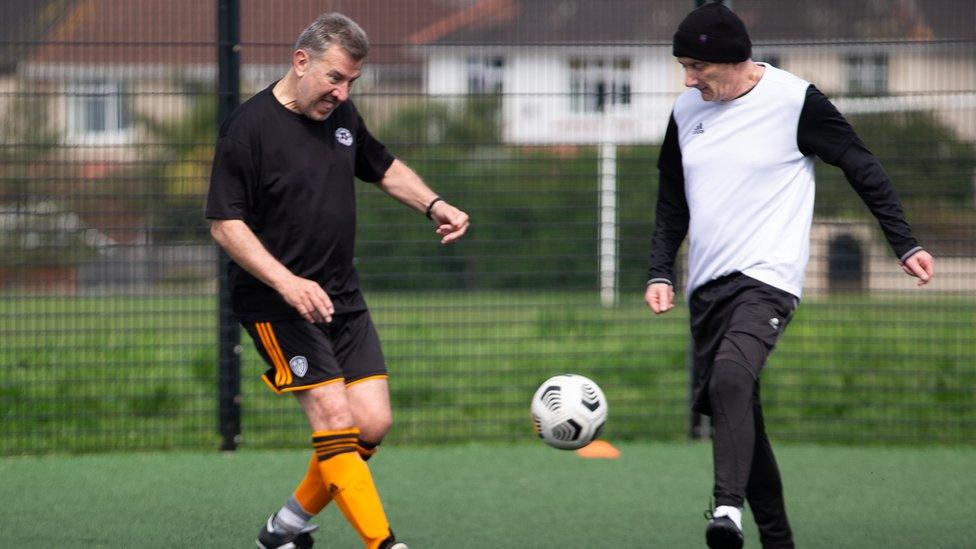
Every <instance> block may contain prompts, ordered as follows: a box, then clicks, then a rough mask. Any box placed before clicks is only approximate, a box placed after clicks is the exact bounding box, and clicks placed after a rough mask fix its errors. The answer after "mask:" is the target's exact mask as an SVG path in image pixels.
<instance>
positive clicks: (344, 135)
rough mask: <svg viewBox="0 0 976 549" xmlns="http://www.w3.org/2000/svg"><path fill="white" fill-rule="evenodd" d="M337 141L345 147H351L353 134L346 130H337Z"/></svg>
mask: <svg viewBox="0 0 976 549" xmlns="http://www.w3.org/2000/svg"><path fill="white" fill-rule="evenodd" d="M336 141H338V142H339V143H342V144H343V145H345V146H347V147H349V146H351V145H352V132H350V131H349V130H347V129H345V128H339V129H338V130H336Z"/></svg>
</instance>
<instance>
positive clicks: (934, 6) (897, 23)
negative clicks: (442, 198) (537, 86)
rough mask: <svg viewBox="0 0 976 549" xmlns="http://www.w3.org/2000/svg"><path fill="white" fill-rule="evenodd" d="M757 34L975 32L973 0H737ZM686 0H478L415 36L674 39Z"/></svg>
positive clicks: (944, 35)
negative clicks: (790, 0)
mask: <svg viewBox="0 0 976 549" xmlns="http://www.w3.org/2000/svg"><path fill="white" fill-rule="evenodd" d="M731 5H732V7H733V9H734V10H735V11H736V13H737V14H738V15H739V16H740V17H741V18H742V19H743V21H744V22H745V23H746V26H747V27H748V28H749V32H750V35H751V36H752V39H753V41H754V42H783V41H793V42H796V41H800V42H807V41H828V40H832V41H848V40H859V41H863V40H958V39H963V40H973V39H976V2H973V1H972V0H864V1H859V2H851V1H849V0H816V1H810V2H782V1H780V0H734V1H733V2H732V3H731ZM691 6H692V2H690V1H688V0H601V1H599V2H597V1H593V0H473V1H472V2H471V3H469V4H467V5H464V6H462V7H461V8H460V9H459V10H457V11H455V12H454V13H452V14H449V15H447V16H445V17H444V18H442V19H440V20H438V21H434V22H433V23H431V24H430V25H428V26H427V27H425V28H423V29H420V30H419V31H417V32H415V33H413V34H412V35H411V36H410V40H411V42H413V43H414V44H423V45H461V44H472V45H474V44H488V45H519V44H532V45H543V44H553V45H572V44H621V43H626V44H647V43H661V44H667V43H670V42H671V37H672V35H673V33H674V30H675V29H676V28H677V26H678V24H679V23H680V22H681V20H682V19H683V18H684V17H685V15H686V14H687V13H688V11H690V9H691Z"/></svg>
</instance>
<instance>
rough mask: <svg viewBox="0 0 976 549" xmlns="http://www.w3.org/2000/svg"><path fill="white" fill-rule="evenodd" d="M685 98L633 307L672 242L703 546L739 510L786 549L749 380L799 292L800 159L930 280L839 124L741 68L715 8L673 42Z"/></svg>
mask: <svg viewBox="0 0 976 549" xmlns="http://www.w3.org/2000/svg"><path fill="white" fill-rule="evenodd" d="M673 52H674V55H675V57H677V60H678V62H679V63H680V64H681V65H682V67H683V68H684V69H685V85H686V86H688V87H689V88H691V89H689V90H687V91H686V92H685V93H683V94H682V95H681V96H680V97H679V98H678V99H677V101H676V102H675V105H674V110H673V112H672V115H671V120H670V121H669V123H668V129H667V132H666V135H665V138H664V144H663V145H662V149H661V157H660V159H659V161H658V169H659V171H660V188H659V194H658V202H657V220H656V227H655V232H654V238H653V241H652V247H651V258H650V269H649V272H648V275H649V276H648V285H647V290H646V293H645V296H644V297H645V301H646V302H647V305H648V306H649V307H650V308H651V310H652V311H653V312H654V313H655V314H661V313H665V312H667V311H668V310H670V309H671V308H672V307H673V300H674V291H673V287H672V286H673V280H674V274H673V267H674V259H675V256H676V255H677V252H678V248H679V246H680V245H681V242H682V241H683V240H684V238H685V236H686V235H688V236H689V238H690V247H689V257H688V267H689V274H688V284H687V292H688V295H689V302H688V303H689V309H690V316H691V331H692V337H693V340H694V361H695V365H694V366H695V371H696V372H697V373H699V376H698V379H697V380H696V387H695V392H694V399H693V403H692V407H693V409H694V410H695V411H697V412H699V413H702V414H706V415H710V416H711V417H712V423H713V428H714V435H713V457H714V466H715V484H714V498H715V509H714V510H713V511H712V513H711V515H712V518H711V520H710V521H709V523H708V526H707V527H706V532H705V534H706V541H707V542H708V545H709V547H713V548H715V547H733V548H738V547H742V543H743V536H742V508H743V504H744V502H745V501H748V502H749V506H750V508H751V509H752V512H753V515H754V516H755V519H756V523H757V525H758V527H759V533H760V538H761V541H762V545H763V547H793V535H792V531H791V529H790V525H789V520H788V519H787V515H786V508H785V505H784V500H783V489H782V483H781V480H780V475H779V470H778V468H777V466H776V460H775V458H774V457H773V452H772V448H771V447H770V444H769V439H768V438H767V437H766V433H765V426H764V422H763V416H762V407H761V404H760V398H759V374H760V372H761V370H762V367H763V365H764V364H765V362H766V359H767V357H768V356H769V354H770V352H771V351H772V349H773V347H774V346H775V345H776V342H777V340H778V339H779V336H780V334H782V332H783V330H784V329H785V327H786V325H787V324H788V323H789V321H790V319H791V318H792V315H793V311H794V310H795V308H796V305H797V303H798V301H799V298H800V296H801V293H802V289H803V274H804V271H805V268H806V264H807V258H808V256H809V241H810V224H811V221H812V218H813V199H814V169H813V164H814V155H816V156H819V157H820V158H821V159H822V160H824V161H825V162H827V163H828V164H832V165H835V166H837V167H839V168H841V169H842V170H843V171H844V174H845V175H846V176H847V179H848V181H849V182H850V183H851V186H852V187H853V188H854V190H855V191H857V193H858V194H859V195H860V196H861V198H862V200H864V202H865V204H867V206H868V207H869V208H870V210H871V212H872V213H873V214H874V216H875V217H876V218H877V219H878V221H879V223H880V224H881V228H882V230H883V231H884V234H885V237H886V238H887V240H888V243H889V244H890V245H891V247H892V249H893V250H894V252H895V254H896V256H897V258H898V260H899V261H900V262H901V267H902V269H903V270H904V271H905V273H907V274H908V275H910V276H914V277H918V279H919V282H918V283H919V285H922V284H925V283H927V282H928V281H929V280H930V279H931V278H932V276H933V273H934V265H933V263H934V262H933V259H932V256H931V255H929V253H928V252H926V251H925V250H923V249H922V248H921V246H919V244H918V242H917V241H916V240H915V239H914V238H913V237H912V234H911V229H910V227H909V225H908V223H907V222H906V221H905V217H904V215H903V213H902V208H901V204H900V201H899V200H898V197H897V195H896V194H895V191H894V187H893V186H892V183H891V181H890V179H889V178H888V176H887V175H886V174H885V172H884V170H883V169H882V168H881V165H880V164H879V163H878V160H877V159H876V158H875V157H874V155H873V154H871V152H870V151H868V150H867V148H866V147H865V145H864V143H863V142H861V140H860V139H859V138H858V137H857V134H856V133H855V132H854V130H853V129H852V128H851V126H850V124H848V123H847V121H846V120H845V119H844V117H843V116H842V115H841V114H840V113H839V112H838V111H837V109H836V108H835V107H834V105H833V104H831V102H830V101H829V100H828V99H827V98H826V97H825V96H824V95H823V94H822V93H821V92H820V91H819V90H817V88H816V87H815V86H813V85H812V84H810V83H809V82H806V81H804V80H802V79H800V78H798V77H796V76H794V75H792V74H790V73H788V72H786V71H783V70H780V69H777V68H775V67H772V66H770V65H768V64H764V63H756V62H753V61H752V59H751V58H750V57H751V42H750V40H749V36H748V33H747V31H746V28H745V25H744V24H743V23H742V21H741V20H740V19H739V18H738V17H737V16H736V15H735V14H734V13H733V12H732V11H731V10H729V9H728V8H727V7H725V6H723V5H721V4H706V5H705V6H702V7H701V8H698V9H696V10H694V11H692V12H691V13H690V14H689V15H688V16H687V17H686V18H685V20H684V21H683V22H682V23H681V25H680V26H679V27H678V31H677V32H676V33H675V36H674V50H673Z"/></svg>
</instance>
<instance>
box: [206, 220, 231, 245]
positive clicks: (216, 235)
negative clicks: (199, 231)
mask: <svg viewBox="0 0 976 549" xmlns="http://www.w3.org/2000/svg"><path fill="white" fill-rule="evenodd" d="M233 221H234V220H232V219H212V220H211V221H210V237H211V238H213V239H214V241H215V242H216V243H217V244H220V245H221V246H223V245H224V242H225V241H226V239H227V230H228V225H229V224H231V223H233Z"/></svg>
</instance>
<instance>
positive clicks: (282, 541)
mask: <svg viewBox="0 0 976 549" xmlns="http://www.w3.org/2000/svg"><path fill="white" fill-rule="evenodd" d="M277 514H278V513H275V514H274V515H271V517H269V518H268V522H267V524H265V525H264V527H262V528H261V531H260V532H258V539H257V540H255V542H256V543H257V544H258V547H260V548H261V549H308V548H309V547H311V546H312V545H313V544H314V543H315V540H313V539H312V532H314V531H316V530H318V529H319V527H318V525H315V524H309V525H308V526H306V527H305V528H302V530H301V531H300V532H298V533H297V534H286V533H282V532H277V531H275V529H274V518H275V516H276V515H277Z"/></svg>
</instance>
